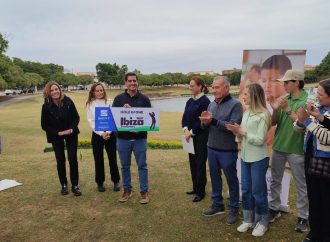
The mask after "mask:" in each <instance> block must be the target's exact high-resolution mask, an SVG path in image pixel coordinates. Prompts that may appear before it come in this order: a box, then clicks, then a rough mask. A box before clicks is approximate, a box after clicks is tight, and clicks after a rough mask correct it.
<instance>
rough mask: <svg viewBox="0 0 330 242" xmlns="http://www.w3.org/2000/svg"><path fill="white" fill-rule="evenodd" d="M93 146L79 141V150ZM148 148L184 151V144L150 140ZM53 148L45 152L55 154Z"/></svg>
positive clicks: (87, 142) (84, 140) (88, 141)
mask: <svg viewBox="0 0 330 242" xmlns="http://www.w3.org/2000/svg"><path fill="white" fill-rule="evenodd" d="M91 148H92V144H91V141H90V140H89V139H80V140H79V141H78V149H91ZM148 148H149V149H154V150H157V149H159V150H170V149H182V143H181V142H180V141H176V140H155V139H148ZM53 151H54V150H53V147H46V148H44V152H53Z"/></svg>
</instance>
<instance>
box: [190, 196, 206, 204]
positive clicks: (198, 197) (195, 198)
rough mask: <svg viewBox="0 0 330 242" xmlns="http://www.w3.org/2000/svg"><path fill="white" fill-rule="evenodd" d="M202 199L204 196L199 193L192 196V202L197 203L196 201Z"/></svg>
mask: <svg viewBox="0 0 330 242" xmlns="http://www.w3.org/2000/svg"><path fill="white" fill-rule="evenodd" d="M203 199H204V196H201V195H196V196H195V197H194V198H193V200H192V201H193V202H194V203H197V202H200V201H202V200H203Z"/></svg>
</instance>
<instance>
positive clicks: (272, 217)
mask: <svg viewBox="0 0 330 242" xmlns="http://www.w3.org/2000/svg"><path fill="white" fill-rule="evenodd" d="M279 217H281V213H280V211H275V210H273V209H269V219H268V220H269V223H273V222H274V221H275V220H276V219H278V218H279Z"/></svg>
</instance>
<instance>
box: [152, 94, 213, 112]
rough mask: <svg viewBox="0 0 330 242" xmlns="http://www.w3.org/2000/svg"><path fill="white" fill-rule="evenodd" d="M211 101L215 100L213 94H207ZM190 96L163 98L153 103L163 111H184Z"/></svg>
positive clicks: (153, 105)
mask: <svg viewBox="0 0 330 242" xmlns="http://www.w3.org/2000/svg"><path fill="white" fill-rule="evenodd" d="M207 96H208V98H209V99H210V101H211V102H212V101H213V100H214V96H213V95H207ZM189 98H190V97H174V98H168V99H161V100H152V101H151V105H152V107H154V108H159V109H160V111H161V112H181V113H183V111H184V107H185V106H186V102H187V101H188V99H189Z"/></svg>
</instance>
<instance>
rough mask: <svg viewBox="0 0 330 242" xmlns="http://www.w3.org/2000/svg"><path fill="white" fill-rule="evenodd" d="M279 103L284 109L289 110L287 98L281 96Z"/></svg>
mask: <svg viewBox="0 0 330 242" xmlns="http://www.w3.org/2000/svg"><path fill="white" fill-rule="evenodd" d="M279 104H280V106H281V108H282V109H283V110H284V111H286V112H287V111H289V110H290V108H289V103H288V100H287V99H286V98H280V101H279Z"/></svg>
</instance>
